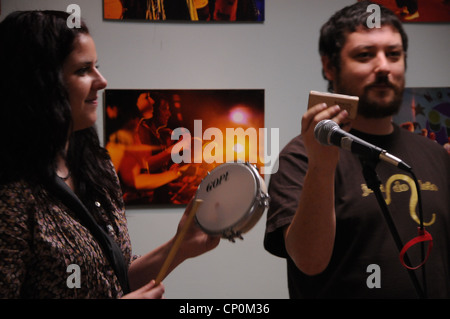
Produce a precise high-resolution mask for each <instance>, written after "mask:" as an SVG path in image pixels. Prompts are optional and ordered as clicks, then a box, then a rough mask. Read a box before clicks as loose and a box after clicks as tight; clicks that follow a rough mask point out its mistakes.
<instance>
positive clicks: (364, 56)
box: [356, 52, 372, 60]
mask: <svg viewBox="0 0 450 319" xmlns="http://www.w3.org/2000/svg"><path fill="white" fill-rule="evenodd" d="M371 56H372V55H371V53H370V52H360V53H358V54H356V58H357V59H361V60H364V59H368V58H370V57H371Z"/></svg>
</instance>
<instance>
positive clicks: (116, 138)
mask: <svg viewBox="0 0 450 319" xmlns="http://www.w3.org/2000/svg"><path fill="white" fill-rule="evenodd" d="M104 101H105V121H104V130H105V134H104V136H105V141H104V142H105V147H106V148H107V149H108V151H109V153H110V155H111V158H112V161H113V164H114V166H115V168H116V170H117V173H118V176H119V179H120V183H121V186H122V190H123V194H124V201H125V204H126V205H127V206H132V205H139V206H142V205H156V204H159V205H179V204H187V203H188V202H189V200H190V199H191V198H192V197H193V196H194V195H195V192H196V190H197V188H198V185H199V184H200V182H201V181H202V179H203V178H204V177H205V176H206V174H207V173H208V172H209V171H211V170H212V169H213V168H215V167H216V166H218V165H220V164H222V163H225V162H230V161H241V162H249V163H251V164H252V165H254V166H255V167H260V166H261V165H263V162H264V159H262V158H263V157H264V130H263V129H262V128H263V127H264V90H260V89H244V90H236V89H230V90H154V89H143V90H120V89H117V90H115V89H107V90H105V99H104Z"/></svg>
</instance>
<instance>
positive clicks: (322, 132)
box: [314, 120, 411, 171]
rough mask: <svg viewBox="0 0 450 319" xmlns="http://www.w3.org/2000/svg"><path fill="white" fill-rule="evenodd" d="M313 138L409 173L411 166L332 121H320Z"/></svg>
mask: <svg viewBox="0 0 450 319" xmlns="http://www.w3.org/2000/svg"><path fill="white" fill-rule="evenodd" d="M314 136H315V137H316V140H318V141H319V142H320V143H321V144H323V145H334V146H338V147H340V148H342V149H344V150H347V151H350V152H352V153H354V154H356V155H359V156H360V157H362V158H365V159H375V160H378V159H379V160H382V161H385V162H387V163H389V164H392V165H394V166H397V167H398V168H401V169H403V170H406V171H411V166H409V165H408V164H406V163H405V162H403V161H402V160H401V159H399V158H397V157H395V156H394V155H391V154H389V153H388V152H386V151H385V150H383V149H381V148H379V147H378V146H375V145H372V144H370V143H368V142H366V141H364V140H362V139H360V138H358V137H356V136H354V135H352V134H350V133H348V132H346V131H344V130H343V129H341V128H340V127H339V125H338V124H337V123H336V122H334V121H332V120H322V121H320V122H319V123H317V125H316V127H315V128H314Z"/></svg>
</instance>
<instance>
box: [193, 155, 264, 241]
mask: <svg viewBox="0 0 450 319" xmlns="http://www.w3.org/2000/svg"><path fill="white" fill-rule="evenodd" d="M266 193H267V189H266V185H265V183H264V180H263V179H262V178H261V177H260V176H259V174H258V173H257V171H256V169H255V168H254V167H252V166H250V165H249V164H247V163H225V164H221V165H220V166H217V167H216V168H214V169H213V170H212V171H211V172H210V173H209V174H208V175H207V176H206V177H205V178H204V179H203V181H202V182H201V183H200V185H199V187H198V189H197V192H196V198H197V199H202V200H203V203H202V205H200V207H199V208H198V210H197V213H196V220H197V223H198V224H199V225H200V227H201V228H202V229H203V230H204V231H205V232H207V233H209V234H214V235H219V234H222V236H223V237H225V238H228V239H231V238H230V237H235V236H239V235H240V234H241V233H244V232H246V231H248V230H249V229H250V228H252V227H253V226H254V224H256V222H257V221H258V220H259V218H260V217H261V215H262V213H263V212H264V210H265V208H266V207H267V199H268V195H267V194H266Z"/></svg>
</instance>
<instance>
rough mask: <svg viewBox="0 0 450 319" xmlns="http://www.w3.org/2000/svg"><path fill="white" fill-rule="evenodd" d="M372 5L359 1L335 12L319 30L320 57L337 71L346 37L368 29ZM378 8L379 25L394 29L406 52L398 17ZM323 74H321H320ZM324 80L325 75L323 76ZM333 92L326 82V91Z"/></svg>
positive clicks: (402, 30)
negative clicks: (326, 59) (398, 34)
mask: <svg viewBox="0 0 450 319" xmlns="http://www.w3.org/2000/svg"><path fill="white" fill-rule="evenodd" d="M370 4H373V3H372V2H370V1H361V2H357V3H355V4H352V5H349V6H347V7H345V8H343V9H342V10H340V11H338V12H336V13H335V14H334V15H333V16H332V17H331V18H330V19H329V20H328V21H327V22H326V23H325V24H324V25H323V26H322V28H321V30H320V39H319V53H320V56H327V57H328V58H329V59H330V62H331V64H332V65H333V66H334V67H335V68H336V69H337V70H338V71H339V69H340V68H339V66H340V55H341V50H342V47H343V46H344V44H345V41H346V39H347V35H348V34H349V33H351V32H355V31H356V29H357V28H358V27H364V28H367V29H369V26H368V25H367V19H368V18H369V17H370V16H371V15H372V14H373V12H372V11H371V10H369V11H368V10H367V8H368V6H369V5H370ZM379 7H380V23H381V25H390V26H392V27H393V28H394V29H396V30H397V31H398V32H399V33H400V36H401V38H402V43H403V50H404V51H405V65H406V52H407V50H408V36H407V35H406V33H405V31H404V29H403V25H402V23H401V21H400V20H399V19H398V17H397V16H396V15H395V14H394V13H393V12H392V11H391V10H389V9H387V8H385V7H383V6H382V5H379ZM322 74H323V72H322ZM323 76H324V78H325V79H326V77H325V74H323ZM332 90H333V83H331V82H330V81H328V91H330V92H331V91H332Z"/></svg>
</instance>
